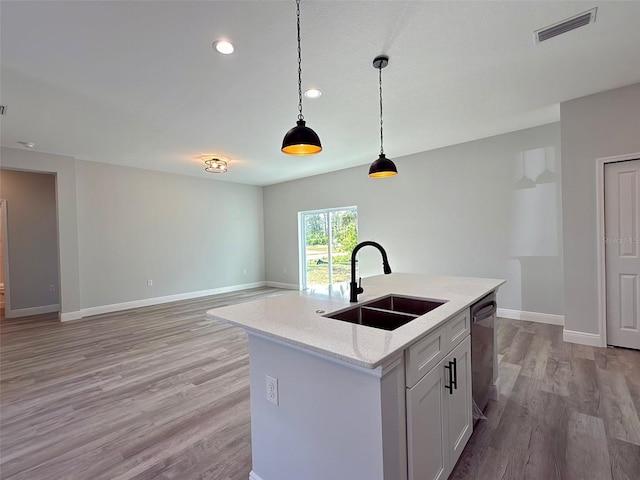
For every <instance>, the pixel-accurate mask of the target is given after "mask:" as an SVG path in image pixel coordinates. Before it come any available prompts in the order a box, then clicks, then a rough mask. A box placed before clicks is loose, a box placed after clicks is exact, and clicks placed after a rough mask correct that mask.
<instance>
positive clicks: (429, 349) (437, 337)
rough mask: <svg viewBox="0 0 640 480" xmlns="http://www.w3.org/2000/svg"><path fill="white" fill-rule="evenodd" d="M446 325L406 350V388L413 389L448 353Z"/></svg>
mask: <svg viewBox="0 0 640 480" xmlns="http://www.w3.org/2000/svg"><path fill="white" fill-rule="evenodd" d="M447 325H448V323H447V324H446V325H443V326H442V327H440V328H438V329H437V330H436V331H434V332H432V333H430V334H429V335H427V336H426V337H425V338H423V339H421V340H418V341H417V342H416V343H414V344H413V345H411V346H410V347H409V348H408V349H407V350H406V369H405V372H406V376H407V387H409V388H411V387H413V386H414V385H415V384H416V383H417V382H418V380H420V379H421V378H422V377H424V376H425V374H426V373H427V372H428V371H429V370H431V369H432V368H433V367H435V366H436V365H437V364H438V362H439V361H440V360H442V359H443V358H444V356H445V355H446V354H447V353H449V348H448V347H447V339H446V333H447Z"/></svg>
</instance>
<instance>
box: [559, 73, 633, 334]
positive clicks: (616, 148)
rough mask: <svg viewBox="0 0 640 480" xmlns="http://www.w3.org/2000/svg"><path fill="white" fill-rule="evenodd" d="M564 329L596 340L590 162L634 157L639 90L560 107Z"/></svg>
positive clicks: (606, 94)
mask: <svg viewBox="0 0 640 480" xmlns="http://www.w3.org/2000/svg"><path fill="white" fill-rule="evenodd" d="M560 118H561V123H562V172H563V175H562V192H563V193H562V212H563V215H562V216H563V222H564V225H563V229H564V254H565V257H564V272H565V282H564V288H565V328H566V329H567V330H573V331H577V332H583V333H591V334H599V322H598V286H597V281H598V278H597V264H596V254H597V246H598V238H597V233H596V224H597V214H596V202H597V200H596V160H597V159H598V158H602V157H610V156H614V155H622V154H628V153H635V152H640V84H636V85H631V86H628V87H624V88H619V89H616V90H610V91H608V92H603V93H599V94H596V95H590V96H588V97H583V98H579V99H576V100H571V101H569V102H565V103H562V104H561V105H560Z"/></svg>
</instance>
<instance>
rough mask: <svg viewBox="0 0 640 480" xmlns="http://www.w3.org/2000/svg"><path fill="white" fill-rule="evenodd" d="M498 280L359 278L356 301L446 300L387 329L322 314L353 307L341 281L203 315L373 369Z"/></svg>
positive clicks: (398, 276) (492, 287) (404, 275)
mask: <svg viewBox="0 0 640 480" xmlns="http://www.w3.org/2000/svg"><path fill="white" fill-rule="evenodd" d="M503 283H505V280H499V279H489V278H472V277H450V276H436V275H421V274H410V273H392V274H390V275H378V276H374V277H367V278H363V279H362V287H363V288H364V293H361V294H360V295H359V296H358V304H361V303H366V302H368V301H371V300H373V299H375V298H378V297H382V296H384V295H388V294H397V295H409V296H413V297H421V298H427V299H432V300H446V301H447V303H445V304H444V305H441V306H440V307H438V308H436V309H434V310H432V311H430V312H428V313H426V314H424V315H422V316H420V317H418V318H416V319H415V320H412V321H411V322H409V323H407V324H405V325H403V326H401V327H399V328H397V329H395V330H392V331H387V330H381V329H378V328H372V327H367V326H363V325H358V324H354V323H349V322H343V321H341V320H335V319H332V318H326V317H324V316H323V315H326V314H328V313H331V312H336V311H338V310H343V309H345V308H348V307H350V306H354V305H357V304H355V303H349V285H348V284H346V283H344V284H336V285H333V286H332V287H325V288H323V289H310V290H306V291H301V292H297V291H296V292H292V293H289V294H284V295H279V296H275V297H269V298H264V299H261V300H255V301H252V302H247V303H241V304H237V305H230V306H227V307H221V308H214V309H212V310H209V311H208V312H207V315H209V316H211V317H213V318H216V319H218V320H224V321H227V322H229V323H231V324H233V325H237V326H239V327H242V328H244V329H245V330H247V331H248V332H254V333H258V334H261V335H264V336H266V337H271V338H274V339H276V340H279V341H281V342H285V343H289V344H292V345H295V346H298V347H301V348H304V349H307V350H310V351H313V352H316V353H320V354H323V355H327V356H329V357H333V358H336V359H339V360H343V361H345V362H349V363H352V364H355V365H359V366H361V367H365V368H377V367H379V366H380V365H382V364H383V363H384V362H385V360H387V359H388V358H390V357H391V356H393V355H394V354H395V353H397V352H399V351H401V350H404V349H405V348H407V347H408V346H409V345H411V344H412V343H414V342H415V341H416V340H418V339H420V338H421V337H423V336H424V335H426V334H428V333H429V332H431V331H432V330H434V329H436V328H437V327H439V326H440V325H441V324H442V323H443V322H445V321H446V320H448V319H449V318H451V317H452V316H453V315H455V314H457V313H458V312H460V311H461V310H463V309H464V308H467V307H469V306H470V305H471V304H473V303H475V302H476V301H477V300H479V299H481V298H482V297H484V296H485V295H486V294H488V293H489V292H491V291H493V290H495V289H496V288H498V287H499V286H500V285H502V284H503ZM317 311H323V312H322V313H316V312H317Z"/></svg>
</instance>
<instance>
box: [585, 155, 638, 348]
mask: <svg viewBox="0 0 640 480" xmlns="http://www.w3.org/2000/svg"><path fill="white" fill-rule="evenodd" d="M637 158H640V152H636V153H628V154H624V155H616V156H614V157H603V158H598V159H596V198H597V204H596V231H597V233H596V235H597V242H598V246H597V253H596V262H597V268H598V273H597V275H598V279H597V280H598V328H599V330H600V334H599V335H598V336H599V338H600V343H599V344H598V345H595V346H597V347H606V346H607V279H606V273H607V269H606V256H605V243H604V236H605V226H604V220H605V218H604V166H605V164H607V163H614V162H624V161H627V160H635V159H637ZM577 333H580V332H577ZM573 343H581V342H573ZM585 345H590V344H589V343H587V344H585Z"/></svg>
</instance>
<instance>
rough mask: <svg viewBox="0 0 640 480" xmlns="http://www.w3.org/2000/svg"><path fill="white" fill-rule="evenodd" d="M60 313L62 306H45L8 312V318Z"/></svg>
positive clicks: (6, 313)
mask: <svg viewBox="0 0 640 480" xmlns="http://www.w3.org/2000/svg"><path fill="white" fill-rule="evenodd" d="M58 311H60V305H58V304H57V303H56V304H55V305H43V306H41V307H29V308H19V309H17V310H6V311H5V315H4V316H5V317H6V318H20V317H30V316H31V315H42V314H43V313H53V312H58Z"/></svg>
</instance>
